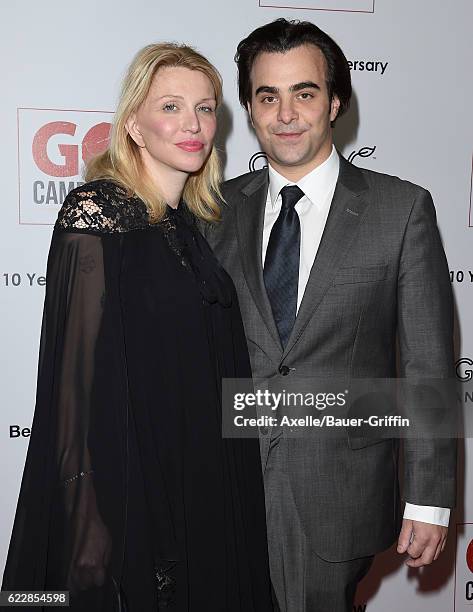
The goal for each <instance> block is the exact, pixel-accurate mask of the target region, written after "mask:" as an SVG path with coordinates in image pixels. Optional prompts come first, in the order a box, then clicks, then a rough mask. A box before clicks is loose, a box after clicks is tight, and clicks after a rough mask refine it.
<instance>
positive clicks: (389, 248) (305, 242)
mask: <svg viewBox="0 0 473 612" xmlns="http://www.w3.org/2000/svg"><path fill="white" fill-rule="evenodd" d="M236 61H237V64H238V71H239V95H240V101H241V104H242V105H243V107H244V108H245V109H246V111H247V112H248V114H249V118H250V120H251V123H252V125H253V127H254V129H255V131H256V135H257V137H258V140H259V142H260V145H261V147H262V149H263V151H264V152H265V154H266V156H267V158H268V161H269V168H265V169H263V170H259V171H257V172H253V173H248V174H245V175H243V176H239V177H237V178H235V179H233V180H230V181H227V182H226V183H225V184H224V185H223V197H224V200H225V203H224V204H223V207H222V208H223V211H222V216H223V218H222V222H221V223H220V224H217V225H215V226H213V227H206V228H205V230H204V231H205V234H206V236H207V239H208V241H209V243H210V245H211V246H212V248H213V249H214V251H215V253H216V255H217V257H218V258H219V259H220V261H221V263H222V264H223V266H224V267H225V268H226V270H227V271H228V272H229V273H230V275H231V276H232V278H233V280H234V282H235V285H236V288H237V291H238V296H239V300H240V306H241V310H242V315H243V321H244V325H245V330H246V335H247V340H248V346H249V351H250V357H251V363H252V368H253V374H254V376H255V377H256V378H258V379H270V380H272V381H277V380H278V379H280V380H281V381H288V380H290V377H295V376H302V377H306V376H317V377H319V378H321V377H324V376H325V377H341V378H343V377H350V378H393V377H395V376H397V375H398V376H400V377H406V378H411V379H413V378H423V379H427V378H431V379H448V378H449V377H450V376H453V371H452V368H453V349H452V295H451V288H450V281H449V274H448V269H447V263H446V260H445V255H444V252H443V248H442V245H441V242H440V237H439V233H438V229H437V225H436V219H435V210H434V206H433V203H432V199H431V196H430V194H429V193H428V192H427V191H426V190H424V189H422V188H421V187H418V186H416V185H413V184H412V183H409V182H407V181H402V180H400V179H398V178H396V177H392V176H387V175H384V174H378V173H375V172H371V171H368V170H362V169H359V168H356V167H355V166H353V165H352V164H350V163H348V162H347V161H346V160H345V159H344V158H343V157H341V156H340V155H339V154H338V153H337V152H336V150H335V148H334V146H333V143H332V125H333V123H334V122H335V120H336V118H337V117H339V116H340V115H341V114H342V113H343V112H344V111H345V110H346V109H347V107H348V104H349V100H350V96H351V82H350V70H349V66H348V62H347V60H346V58H345V56H344V54H343V52H342V51H341V49H340V48H339V47H338V45H337V44H336V43H335V42H334V41H333V40H332V39H331V38H330V37H329V36H328V35H327V34H325V33H324V32H322V31H321V30H320V29H319V28H317V27H316V26H315V25H313V24H311V23H308V22H289V21H286V20H284V19H278V20H276V21H275V22H272V23H270V24H267V25H265V26H262V27H260V28H258V29H257V30H255V31H254V32H252V33H251V34H250V35H249V36H248V37H247V38H246V39H244V40H243V41H242V42H241V43H240V44H239V46H238V51H237V55H236ZM396 342H397V343H398V346H399V367H400V370H399V371H396ZM283 377H289V378H283ZM398 442H399V441H398V440H394V439H389V438H386V439H383V438H379V437H378V438H370V437H366V436H365V437H363V436H361V437H359V436H356V433H355V434H354V435H353V432H352V431H351V430H350V431H347V434H346V436H345V437H339V438H336V439H333V438H332V439H328V438H319V439H314V438H312V439H310V438H300V439H291V438H289V437H285V436H284V435H281V430H280V429H279V428H274V429H270V430H267V429H265V428H261V430H260V443H261V457H262V466H263V472H264V481H265V491H266V504H267V523H268V541H269V553H270V566H271V577H272V582H273V588H274V600H275V609H276V610H281V611H283V612H339V611H345V610H351V606H352V604H353V598H354V594H355V590H356V586H357V583H358V582H359V580H360V579H361V578H362V577H363V576H364V575H365V574H366V572H367V571H368V569H369V567H370V565H371V562H372V559H373V556H374V555H375V554H376V553H377V552H379V551H381V550H383V549H386V548H387V547H389V546H390V545H391V544H392V543H393V542H394V541H395V540H396V538H398V548H397V550H398V552H399V553H401V554H404V553H407V557H408V558H407V561H406V563H407V565H408V566H410V567H421V566H423V565H427V564H430V563H431V562H432V561H433V560H434V559H436V558H437V557H438V556H439V554H440V553H441V551H442V550H443V548H444V546H445V541H446V536H447V526H448V520H449V508H451V507H453V506H454V503H455V463H456V446H455V443H454V441H453V440H440V439H425V440H419V439H417V440H416V439H410V440H405V441H404V446H403V447H404V451H403V452H404V486H403V495H402V500H403V501H404V502H406V504H405V508H404V515H403V520H402V519H401V498H400V495H399V492H398V447H399V444H398Z"/></svg>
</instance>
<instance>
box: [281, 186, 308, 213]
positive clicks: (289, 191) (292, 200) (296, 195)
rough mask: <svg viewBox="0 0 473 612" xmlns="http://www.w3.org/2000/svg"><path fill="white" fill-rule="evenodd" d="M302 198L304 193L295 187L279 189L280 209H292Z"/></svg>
mask: <svg viewBox="0 0 473 612" xmlns="http://www.w3.org/2000/svg"><path fill="white" fill-rule="evenodd" d="M303 196H304V192H303V191H302V189H301V188H300V187H298V186H297V185H286V187H283V188H282V189H281V198H282V208H283V209H289V208H294V206H295V205H296V204H297V202H299V200H300V199H301V198H302V197H303Z"/></svg>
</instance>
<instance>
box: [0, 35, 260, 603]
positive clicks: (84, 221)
mask: <svg viewBox="0 0 473 612" xmlns="http://www.w3.org/2000/svg"><path fill="white" fill-rule="evenodd" d="M220 100H221V81H220V77H219V75H218V73H217V72H216V70H215V68H213V66H212V65H211V64H209V62H208V61H207V60H206V59H205V58H204V57H202V56H201V55H199V54H198V53H196V52H195V51H194V50H192V49H191V48H189V47H186V46H177V45H172V44H158V45H150V46H148V47H146V48H144V49H143V50H142V51H141V52H140V53H138V55H137V56H136V58H135V60H134V61H133V63H132V65H131V67H130V69H129V72H128V74H127V76H126V78H125V81H124V85H123V90H122V95H121V98H120V102H119V106H118V110H117V114H116V122H115V125H114V129H113V132H112V139H111V144H110V147H109V149H108V150H107V151H106V152H105V153H104V154H102V155H101V156H100V157H98V158H96V159H95V160H93V161H92V163H91V164H90V165H89V167H88V170H87V177H86V178H87V180H88V181H89V182H88V183H87V184H85V185H83V186H82V187H79V188H77V189H75V190H74V191H72V192H71V193H70V194H69V195H68V197H67V198H66V200H65V202H64V205H63V207H62V209H61V211H60V213H59V217H58V220H57V223H56V226H55V229H54V234H53V240H52V245H51V250H50V255H49V261H48V280H47V293H46V304H45V312H44V321H43V330H42V338H41V350H40V364H39V379H38V389H37V404H36V410H35V417H34V422H33V431H32V436H31V440H30V446H29V449H28V456H27V462H26V466H25V472H24V476H23V482H22V488H21V492H20V499H19V502H18V508H17V513H16V518H15V524H14V529H13V535H12V540H11V544H10V550H9V555H8V560H7V566H6V569H5V574H4V583H3V589H9V590H13V589H16V590H18V589H49V590H52V589H68V590H70V592H71V607H72V609H73V610H84V611H85V610H87V612H96V611H99V610H100V611H109V610H129V611H130V612H140V611H143V612H149V611H151V610H156V609H159V610H161V609H167V610H177V611H184V610H190V611H192V612H200V611H206V612H212V611H215V612H217V611H218V612H237V611H238V612H251V611H255V612H256V611H257V612H264V611H265V610H270V609H271V603H270V587H269V577H268V562H267V552H266V536H265V523H264V502H263V492H262V482H261V475H260V466H259V450H258V443H257V441H256V440H228V439H222V436H221V399H220V398H221V380H222V378H223V377H233V378H234V377H250V369H249V362H248V356H247V350H246V343H245V338H244V333H243V328H242V323H241V319H240V313H239V309H238V304H237V299H236V294H235V290H234V287H233V285H232V283H231V280H230V278H229V277H228V276H227V274H226V273H225V272H224V271H223V269H222V268H220V266H219V265H218V263H217V261H216V259H215V258H214V257H213V255H212V253H211V251H210V249H209V247H208V245H207V243H206V242H205V241H204V239H203V238H202V237H201V236H200V234H199V233H198V231H197V230H196V224H195V220H196V218H201V219H205V220H207V221H213V220H217V219H218V217H219V211H218V207H217V205H216V203H215V200H214V194H215V193H218V180H219V170H218V160H217V155H216V152H215V150H214V148H213V144H212V143H213V138H214V135H215V129H216V117H215V113H216V108H217V106H218V104H219V103H220Z"/></svg>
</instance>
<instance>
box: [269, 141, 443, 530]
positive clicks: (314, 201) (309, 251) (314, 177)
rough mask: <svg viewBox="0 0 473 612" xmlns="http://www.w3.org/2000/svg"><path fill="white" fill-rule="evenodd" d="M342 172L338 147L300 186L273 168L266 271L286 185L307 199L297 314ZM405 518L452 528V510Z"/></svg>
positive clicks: (420, 509) (411, 509)
mask: <svg viewBox="0 0 473 612" xmlns="http://www.w3.org/2000/svg"><path fill="white" fill-rule="evenodd" d="M339 169H340V159H339V157H338V153H337V151H336V149H335V147H334V146H333V147H332V152H331V153H330V155H329V157H328V158H327V159H326V160H325V161H324V162H323V163H322V164H321V165H320V166H317V168H314V170H312V171H311V172H309V174H306V175H305V176H304V177H302V178H301V179H300V180H299V181H298V182H297V183H293V182H291V181H289V180H288V179H286V178H285V177H284V176H282V175H281V174H279V172H277V171H276V170H275V169H274V168H272V167H271V165H269V189H268V195H267V198H266V207H265V211H264V224H263V244H262V256H263V261H262V264H263V267H264V261H265V258H266V250H267V248H268V242H269V236H270V234H271V229H272V227H273V225H274V223H275V222H276V219H277V218H278V215H279V213H280V211H281V205H282V198H281V189H282V188H283V187H285V186H286V185H294V184H296V185H297V186H298V187H300V188H301V189H302V191H303V192H304V196H303V197H302V198H301V199H300V200H299V201H298V202H297V204H296V206H295V209H296V211H297V214H298V215H299V220H300V225H301V246H300V261H299V283H298V290H297V310H299V306H300V304H301V301H302V298H303V296H304V291H305V288H306V286H307V281H308V280H309V275H310V270H311V268H312V265H313V263H314V260H315V256H316V255H317V250H318V248H319V245H320V240H321V238H322V234H323V231H324V228H325V223H326V221H327V217H328V213H329V211H330V205H331V203H332V198H333V194H334V192H335V186H336V184H337V180H338V173H339ZM404 518H405V519H412V520H415V521H422V522H424V523H432V524H434V525H443V526H444V527H448V522H449V519H450V508H437V507H434V506H418V505H416V504H410V503H408V502H407V503H406V506H405V509H404Z"/></svg>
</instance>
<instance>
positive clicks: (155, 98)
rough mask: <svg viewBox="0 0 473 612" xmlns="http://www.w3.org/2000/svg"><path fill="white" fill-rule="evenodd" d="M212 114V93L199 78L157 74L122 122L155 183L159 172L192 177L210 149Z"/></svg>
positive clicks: (193, 73)
mask: <svg viewBox="0 0 473 612" xmlns="http://www.w3.org/2000/svg"><path fill="white" fill-rule="evenodd" d="M215 110H216V99H215V92H214V88H213V86H212V82H211V81H210V79H209V78H208V77H207V76H206V75H205V74H204V73H203V72H200V71H198V70H190V69H189V68H183V67H181V66H178V67H164V68H160V69H159V70H158V71H157V72H156V74H155V76H154V78H153V81H152V84H151V87H150V90H149V92H148V96H147V97H146V99H145V101H144V102H143V104H142V105H141V106H140V108H139V109H138V111H137V112H136V114H134V115H132V116H131V117H130V118H129V119H128V122H127V129H128V132H129V134H130V135H131V137H132V138H133V140H134V141H135V142H136V144H137V145H138V146H139V147H140V151H141V155H142V157H143V161H144V163H145V166H146V168H147V169H148V170H149V171H150V172H151V173H152V174H153V175H155V176H157V177H159V178H164V177H163V172H164V174H169V172H171V173H175V172H176V171H177V172H179V173H184V174H186V175H188V174H191V173H193V172H197V171H198V170H199V169H200V168H201V167H202V166H203V164H204V162H205V160H206V159H207V157H208V155H209V153H210V151H211V149H212V143H213V139H214V136H215V130H216V127H217V123H216V117H215Z"/></svg>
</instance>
